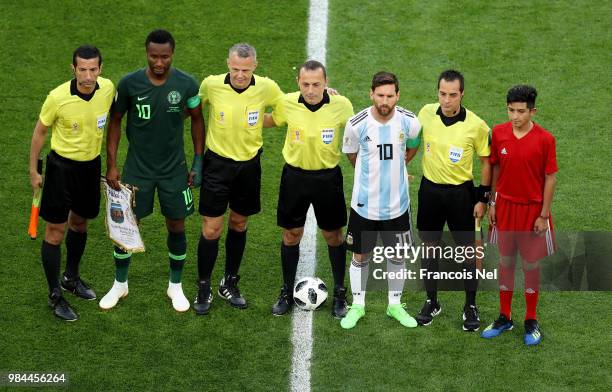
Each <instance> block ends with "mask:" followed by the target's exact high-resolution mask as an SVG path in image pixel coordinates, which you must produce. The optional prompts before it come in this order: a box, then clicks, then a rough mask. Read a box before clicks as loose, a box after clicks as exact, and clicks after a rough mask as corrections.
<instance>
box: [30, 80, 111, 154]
mask: <svg viewBox="0 0 612 392" xmlns="http://www.w3.org/2000/svg"><path fill="white" fill-rule="evenodd" d="M71 83H72V81H69V82H66V83H64V84H62V85H60V86H59V87H57V88H56V89H54V90H52V91H51V92H50V93H49V95H47V99H46V100H45V103H44V104H43V106H42V109H41V111H40V116H39V118H40V121H41V122H42V123H43V124H44V125H45V126H47V127H51V149H52V150H54V151H55V152H56V153H58V154H59V155H61V156H62V157H64V158H68V159H72V160H73V161H81V162H83V161H91V160H92V159H94V158H95V157H97V156H98V155H100V148H101V147H102V136H103V134H104V126H105V125H106V119H107V118H108V111H109V109H110V106H111V104H112V102H113V99H114V97H115V87H114V86H113V82H111V81H110V80H108V79H105V78H101V77H99V78H98V87H99V88H97V89H96V90H95V93H94V95H93V97H92V98H91V99H90V100H89V101H85V100H84V99H82V98H81V97H79V96H78V95H77V94H76V92H75V90H76V87H74V88H73V89H71V88H70V86H71Z"/></svg>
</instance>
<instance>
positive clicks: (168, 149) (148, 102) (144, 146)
mask: <svg viewBox="0 0 612 392" xmlns="http://www.w3.org/2000/svg"><path fill="white" fill-rule="evenodd" d="M145 71H146V68H143V69H139V70H138V71H135V72H132V73H130V74H128V75H126V76H124V77H123V78H122V79H121V81H120V82H119V85H118V86H117V95H116V97H115V103H114V105H113V109H112V111H113V112H119V113H125V112H126V111H127V124H126V134H127V138H128V141H129V147H128V154H127V158H126V160H125V166H124V170H125V171H126V172H129V173H130V174H131V175H133V176H138V177H145V178H164V177H171V176H174V175H177V174H179V173H185V172H186V171H187V168H186V163H185V149H184V142H183V121H184V119H185V116H186V110H187V109H193V108H195V107H197V106H198V105H199V104H200V97H199V96H198V84H197V82H196V81H195V79H194V78H193V77H192V76H190V75H188V74H186V73H184V72H182V71H180V70H178V69H176V68H171V69H170V75H169V76H168V79H167V80H166V82H165V83H164V84H163V85H161V86H155V85H154V84H153V83H151V81H150V80H149V78H148V76H147V74H146V72H145Z"/></svg>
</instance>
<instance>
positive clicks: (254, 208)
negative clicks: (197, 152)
mask: <svg viewBox="0 0 612 392" xmlns="http://www.w3.org/2000/svg"><path fill="white" fill-rule="evenodd" d="M261 152H262V150H259V152H258V153H257V155H256V156H255V157H254V158H253V159H251V160H248V161H234V160H232V159H229V158H225V157H222V156H220V155H218V154H216V153H214V152H213V151H211V150H208V151H206V153H205V154H204V162H203V166H202V186H201V188H200V205H199V211H200V215H204V216H210V217H217V216H221V215H223V214H225V211H227V206H228V204H229V208H230V209H231V210H232V211H235V212H237V213H238V214H240V215H244V216H249V215H255V214H257V213H258V212H259V211H261V200H260V191H261V162H260V159H259V157H260V155H261Z"/></svg>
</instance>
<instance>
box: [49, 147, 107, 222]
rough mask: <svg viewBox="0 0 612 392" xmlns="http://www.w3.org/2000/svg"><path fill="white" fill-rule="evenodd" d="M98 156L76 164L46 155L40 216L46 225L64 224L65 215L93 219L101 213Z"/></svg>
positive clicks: (54, 155)
mask: <svg viewBox="0 0 612 392" xmlns="http://www.w3.org/2000/svg"><path fill="white" fill-rule="evenodd" d="M101 170H102V169H101V164H100V156H99V155H98V156H97V157H96V158H94V159H92V160H91V161H85V162H79V161H73V160H72V159H68V158H64V157H62V156H61V155H59V154H57V153H56V152H55V151H51V152H50V153H49V154H48V155H47V167H46V168H45V183H44V187H43V192H42V199H41V201H40V216H41V217H42V218H43V219H44V220H45V221H47V222H49V223H64V222H66V221H67V220H68V213H69V212H70V211H73V212H74V213H75V214H77V215H79V216H82V217H83V218H85V219H93V218H95V217H96V216H98V213H99V212H100V172H101Z"/></svg>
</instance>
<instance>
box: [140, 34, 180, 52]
mask: <svg viewBox="0 0 612 392" xmlns="http://www.w3.org/2000/svg"><path fill="white" fill-rule="evenodd" d="M151 42H152V43H154V44H170V47H171V48H172V51H173V52H174V46H175V42H174V37H172V34H170V32H169V31H167V30H162V29H157V30H153V31H151V32H150V33H149V35H147V39H146V41H145V48H149V44H150V43H151Z"/></svg>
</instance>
